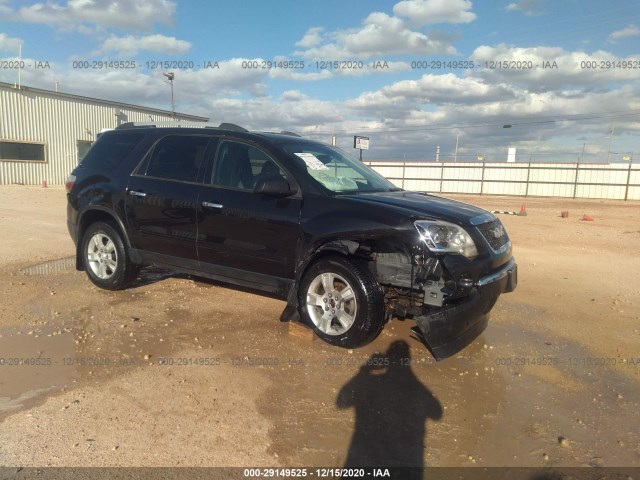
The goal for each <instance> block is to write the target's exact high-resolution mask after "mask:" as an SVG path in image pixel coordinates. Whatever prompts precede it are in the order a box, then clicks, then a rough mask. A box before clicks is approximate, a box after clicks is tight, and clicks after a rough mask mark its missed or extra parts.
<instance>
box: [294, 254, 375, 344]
mask: <svg viewBox="0 0 640 480" xmlns="http://www.w3.org/2000/svg"><path fill="white" fill-rule="evenodd" d="M298 303H299V306H300V316H301V318H302V319H303V321H304V322H305V323H307V324H308V325H309V326H310V327H311V328H313V330H314V331H315V332H316V334H317V335H318V336H319V337H320V338H322V339H323V340H324V341H325V342H327V343H330V344H331V345H336V346H339V347H345V348H353V347H360V346H362V345H366V344H367V343H369V342H371V341H372V340H373V339H374V338H376V337H377V336H378V334H379V333H380V331H381V330H382V327H383V326H384V296H383V294H382V290H381V289H380V285H379V284H378V281H377V280H376V278H375V276H374V275H373V274H372V273H371V272H370V271H369V269H368V268H367V266H366V264H365V263H364V262H361V261H358V260H355V259H350V258H343V257H333V256H332V257H326V258H323V259H321V260H319V261H318V262H316V263H314V264H313V265H312V266H311V267H310V268H309V270H308V271H307V272H306V273H305V275H304V277H303V279H302V282H301V283H300V289H299V290H298Z"/></svg>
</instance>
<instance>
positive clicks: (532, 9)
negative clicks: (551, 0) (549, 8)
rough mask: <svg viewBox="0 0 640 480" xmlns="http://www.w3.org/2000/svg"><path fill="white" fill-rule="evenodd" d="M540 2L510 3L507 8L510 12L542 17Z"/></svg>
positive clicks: (520, 0) (524, 0) (533, 0)
mask: <svg viewBox="0 0 640 480" xmlns="http://www.w3.org/2000/svg"><path fill="white" fill-rule="evenodd" d="M539 4H540V0H519V1H518V2H515V3H510V4H509V5H507V6H506V7H505V9H506V10H507V11H509V12H515V11H520V12H522V13H524V14H525V15H540V14H542V10H541V9H540V8H539Z"/></svg>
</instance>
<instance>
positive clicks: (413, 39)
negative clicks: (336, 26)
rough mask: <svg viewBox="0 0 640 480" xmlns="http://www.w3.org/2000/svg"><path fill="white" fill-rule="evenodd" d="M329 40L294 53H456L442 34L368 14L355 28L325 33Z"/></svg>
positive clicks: (318, 55)
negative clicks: (412, 28) (358, 26)
mask: <svg viewBox="0 0 640 480" xmlns="http://www.w3.org/2000/svg"><path fill="white" fill-rule="evenodd" d="M326 38H330V42H329V43H325V44H324V45H316V46H315V47H312V48H309V49H307V50H302V51H297V52H295V53H294V55H298V56H302V57H305V58H313V59H319V60H340V59H355V58H361V59H367V58H371V57H373V56H379V55H394V54H416V55H429V54H449V55H454V54H456V53H457V52H456V50H455V48H453V47H452V46H451V43H450V39H449V38H448V37H447V36H446V35H442V34H437V35H433V36H430V35H427V34H424V33H421V32H418V31H415V30H411V29H410V28H408V27H407V26H406V24H405V22H404V21H403V20H402V19H400V18H397V17H393V16H390V15H387V14H386V13H382V12H373V13H371V14H370V15H369V16H368V17H367V18H366V19H365V20H364V21H363V22H362V27H360V28H359V29H351V30H340V31H336V32H333V33H331V34H328V35H325V39H326Z"/></svg>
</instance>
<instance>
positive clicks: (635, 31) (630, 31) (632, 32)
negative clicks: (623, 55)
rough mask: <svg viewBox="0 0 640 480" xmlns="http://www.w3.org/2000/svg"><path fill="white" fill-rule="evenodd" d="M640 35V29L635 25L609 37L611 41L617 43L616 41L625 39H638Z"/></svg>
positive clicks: (617, 31)
mask: <svg viewBox="0 0 640 480" xmlns="http://www.w3.org/2000/svg"><path fill="white" fill-rule="evenodd" d="M638 35H640V28H639V27H637V26H635V25H629V26H628V27H626V28H623V29H622V30H616V31H615V32H612V33H611V35H609V41H611V42H615V41H616V40H620V39H621V38H625V37H636V36H638Z"/></svg>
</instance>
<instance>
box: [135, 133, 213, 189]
mask: <svg viewBox="0 0 640 480" xmlns="http://www.w3.org/2000/svg"><path fill="white" fill-rule="evenodd" d="M208 144H209V137H205V136H197V135H168V136H166V137H164V138H162V139H161V140H160V141H159V142H158V143H157V144H156V145H155V147H154V148H153V152H151V156H150V157H149V163H148V164H147V169H146V172H145V175H146V176H147V177H156V178H165V179H168V180H178V181H183V182H195V181H196V180H197V178H198V172H199V171H200V167H201V166H202V164H203V162H204V159H205V153H206V151H207V145H208Z"/></svg>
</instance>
